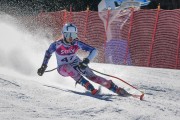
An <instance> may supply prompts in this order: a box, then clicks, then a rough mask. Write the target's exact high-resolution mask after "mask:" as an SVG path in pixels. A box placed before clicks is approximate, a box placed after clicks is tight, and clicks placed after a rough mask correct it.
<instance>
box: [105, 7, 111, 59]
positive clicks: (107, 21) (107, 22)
mask: <svg viewBox="0 0 180 120" xmlns="http://www.w3.org/2000/svg"><path fill="white" fill-rule="evenodd" d="M110 9H111V8H108V10H107V18H106V28H105V34H104V51H105V50H106V41H107V40H106V39H107V30H108V24H109V15H110ZM104 53H105V52H104ZM104 62H105V55H104Z"/></svg>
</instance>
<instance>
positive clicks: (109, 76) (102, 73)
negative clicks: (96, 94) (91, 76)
mask: <svg viewBox="0 0 180 120" xmlns="http://www.w3.org/2000/svg"><path fill="white" fill-rule="evenodd" d="M90 69H91V68H90ZM91 70H92V71H94V72H97V73H99V74H102V75H105V76H109V77H112V78H115V79H118V80H120V81H122V82H124V83H126V84H127V85H129V86H131V87H132V88H134V89H136V90H138V89H137V88H136V87H134V86H132V85H131V84H129V83H127V82H126V81H124V80H122V79H121V78H118V77H115V76H112V75H108V74H105V73H102V72H99V71H97V70H94V69H91ZM138 91H139V92H141V93H142V94H144V92H142V91H140V90H138Z"/></svg>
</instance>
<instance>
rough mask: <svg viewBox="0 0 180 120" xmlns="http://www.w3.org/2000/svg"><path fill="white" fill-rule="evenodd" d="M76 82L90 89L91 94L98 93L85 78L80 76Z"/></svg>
mask: <svg viewBox="0 0 180 120" xmlns="http://www.w3.org/2000/svg"><path fill="white" fill-rule="evenodd" d="M77 83H79V84H81V85H82V86H84V87H85V88H86V89H87V90H89V91H91V94H92V95H95V94H98V92H99V90H97V89H95V88H94V86H93V85H92V84H91V83H90V82H89V81H88V80H86V79H85V78H84V77H82V78H81V79H80V80H78V81H77Z"/></svg>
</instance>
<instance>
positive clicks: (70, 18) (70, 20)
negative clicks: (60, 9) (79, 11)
mask: <svg viewBox="0 0 180 120" xmlns="http://www.w3.org/2000/svg"><path fill="white" fill-rule="evenodd" d="M72 16H73V15H72V5H71V6H70V16H69V22H70V23H72Z"/></svg>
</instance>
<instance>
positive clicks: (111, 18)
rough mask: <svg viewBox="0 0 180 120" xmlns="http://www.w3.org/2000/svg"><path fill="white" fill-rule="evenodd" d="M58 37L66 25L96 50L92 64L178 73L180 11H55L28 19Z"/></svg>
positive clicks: (179, 67) (179, 58) (179, 66)
mask: <svg viewBox="0 0 180 120" xmlns="http://www.w3.org/2000/svg"><path fill="white" fill-rule="evenodd" d="M32 18H33V20H34V21H33V22H36V24H38V25H41V26H43V27H44V29H46V28H51V29H52V30H53V34H54V35H56V34H59V33H60V31H61V30H60V29H61V28H62V26H63V24H64V23H66V22H72V23H74V24H75V25H76V26H77V27H78V31H79V32H78V36H79V38H80V39H81V40H82V41H83V42H85V43H87V44H90V45H92V46H94V47H96V48H97V49H98V50H99V54H98V56H97V57H96V59H95V60H94V61H95V62H101V63H102V62H103V63H112V64H125V65H134V66H145V67H158V68H172V69H180V10H179V9H176V10H160V9H157V10H138V11H134V10H133V9H131V10H126V11H118V10H117V11H116V10H114V11H110V10H107V11H105V12H101V13H98V12H95V11H89V10H87V11H82V12H71V11H70V12H68V11H58V12H50V13H41V14H39V15H38V16H32Z"/></svg>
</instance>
